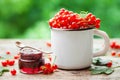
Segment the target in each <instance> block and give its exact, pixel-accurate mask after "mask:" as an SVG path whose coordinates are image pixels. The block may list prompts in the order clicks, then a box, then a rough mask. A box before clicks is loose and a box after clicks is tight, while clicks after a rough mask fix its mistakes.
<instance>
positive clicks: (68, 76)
mask: <svg viewBox="0 0 120 80" xmlns="http://www.w3.org/2000/svg"><path fill="white" fill-rule="evenodd" d="M114 40H116V41H119V39H114ZM16 41H21V42H23V43H24V44H27V45H30V46H33V47H36V48H40V49H42V50H44V51H47V52H49V51H50V48H49V47H47V46H46V42H48V41H49V40H21V39H8V40H7V39H1V40H0V54H3V53H5V52H6V51H10V52H11V53H12V54H17V53H18V51H19V49H18V48H17V47H16V45H15V42H16ZM95 42H96V44H97V45H99V44H101V43H103V40H95ZM108 53H109V52H108ZM118 60H119V58H118ZM119 61H120V60H119ZM12 68H15V69H17V75H16V76H11V74H10V73H9V72H8V73H5V74H3V76H1V77H0V80H120V76H119V73H120V69H119V68H118V69H116V70H115V72H114V73H112V74H111V75H103V74H102V75H91V74H90V71H89V70H88V69H83V70H77V71H66V70H58V71H57V72H55V73H53V74H50V75H43V74H35V75H28V74H22V73H20V72H19V69H18V63H17V61H16V63H15V66H14V67H11V69H12Z"/></svg>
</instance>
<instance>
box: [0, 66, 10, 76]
mask: <svg viewBox="0 0 120 80" xmlns="http://www.w3.org/2000/svg"><path fill="white" fill-rule="evenodd" d="M4 72H9V69H7V68H3V67H1V66H0V76H2V75H3V73H4Z"/></svg>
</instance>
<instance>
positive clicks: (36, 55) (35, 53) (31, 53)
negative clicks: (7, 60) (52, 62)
mask: <svg viewBox="0 0 120 80" xmlns="http://www.w3.org/2000/svg"><path fill="white" fill-rule="evenodd" d="M18 63H19V69H20V72H22V73H26V74H36V73H40V66H42V65H44V58H43V53H42V52H41V51H39V50H35V49H32V48H22V49H21V50H20V59H19V61H18Z"/></svg>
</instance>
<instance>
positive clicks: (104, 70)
mask: <svg viewBox="0 0 120 80" xmlns="http://www.w3.org/2000/svg"><path fill="white" fill-rule="evenodd" d="M90 70H91V74H93V75H96V74H107V75H109V74H111V73H113V72H114V69H112V68H108V67H106V66H91V69H90Z"/></svg>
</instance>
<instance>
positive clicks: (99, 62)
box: [92, 58, 111, 66]
mask: <svg viewBox="0 0 120 80" xmlns="http://www.w3.org/2000/svg"><path fill="white" fill-rule="evenodd" d="M110 61H111V60H104V59H102V58H94V59H93V61H92V63H93V64H94V65H98V66H106V64H107V63H108V62H110Z"/></svg>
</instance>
